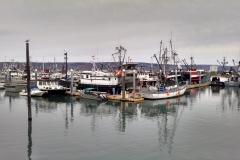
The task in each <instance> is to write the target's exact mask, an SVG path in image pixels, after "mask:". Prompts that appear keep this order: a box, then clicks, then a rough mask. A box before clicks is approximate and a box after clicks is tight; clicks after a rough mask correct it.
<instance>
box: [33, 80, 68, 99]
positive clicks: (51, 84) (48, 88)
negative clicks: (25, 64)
mask: <svg viewBox="0 0 240 160" xmlns="http://www.w3.org/2000/svg"><path fill="white" fill-rule="evenodd" d="M37 87H38V88H39V89H40V90H41V91H45V92H46V94H44V95H46V96H56V95H64V94H65V92H66V91H67V88H66V87H63V86H61V85H59V82H58V81H55V80H37Z"/></svg>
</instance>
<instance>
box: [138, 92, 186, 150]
mask: <svg viewBox="0 0 240 160" xmlns="http://www.w3.org/2000/svg"><path fill="white" fill-rule="evenodd" d="M186 106H187V99H186V97H185V96H181V97H178V98H172V99H164V100H155V101H149V100H145V101H144V102H143V103H141V104H140V109H141V114H142V116H145V117H146V118H153V117H154V118H156V120H157V124H156V125H157V127H158V142H159V149H160V150H162V149H163V147H164V146H166V147H167V149H168V152H169V153H171V151H172V144H173V140H174V136H175V132H176V130H177V126H178V124H179V121H180V118H181V116H182V113H183V111H184V109H185V107H186Z"/></svg>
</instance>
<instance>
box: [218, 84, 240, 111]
mask: <svg viewBox="0 0 240 160" xmlns="http://www.w3.org/2000/svg"><path fill="white" fill-rule="evenodd" d="M219 96H220V104H219V105H217V106H218V109H220V110H221V112H222V113H225V112H226V111H227V110H232V111H233V110H234V109H235V108H237V109H238V110H240V99H239V88H238V87H225V88H224V89H220V90H219Z"/></svg>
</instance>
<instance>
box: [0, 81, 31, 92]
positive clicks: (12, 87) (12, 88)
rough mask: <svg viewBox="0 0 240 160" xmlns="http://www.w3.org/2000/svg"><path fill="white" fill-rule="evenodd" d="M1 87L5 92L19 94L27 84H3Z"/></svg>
mask: <svg viewBox="0 0 240 160" xmlns="http://www.w3.org/2000/svg"><path fill="white" fill-rule="evenodd" d="M3 86H4V88H5V90H6V92H21V91H22V90H23V89H25V88H26V87H27V83H22V82H20V83H5V84H4V85H3Z"/></svg>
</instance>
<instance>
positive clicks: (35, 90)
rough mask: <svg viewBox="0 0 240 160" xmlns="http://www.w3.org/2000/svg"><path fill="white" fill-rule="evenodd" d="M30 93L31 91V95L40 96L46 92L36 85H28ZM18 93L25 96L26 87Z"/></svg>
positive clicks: (26, 93)
mask: <svg viewBox="0 0 240 160" xmlns="http://www.w3.org/2000/svg"><path fill="white" fill-rule="evenodd" d="M30 93H31V97H41V96H43V94H44V93H46V92H45V91H41V90H40V89H39V88H38V87H37V86H30ZM19 95H20V96H27V95H28V92H27V89H23V90H22V91H21V92H19Z"/></svg>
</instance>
